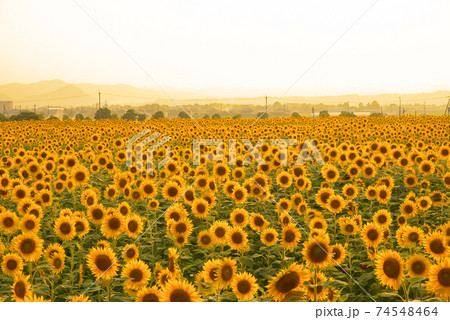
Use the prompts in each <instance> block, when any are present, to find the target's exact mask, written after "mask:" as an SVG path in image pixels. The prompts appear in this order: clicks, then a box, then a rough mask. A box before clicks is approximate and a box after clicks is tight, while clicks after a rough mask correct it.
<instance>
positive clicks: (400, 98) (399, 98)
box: [398, 97, 402, 117]
mask: <svg viewBox="0 0 450 320" xmlns="http://www.w3.org/2000/svg"><path fill="white" fill-rule="evenodd" d="M398 101H399V104H398V116H399V117H400V116H401V115H402V97H398Z"/></svg>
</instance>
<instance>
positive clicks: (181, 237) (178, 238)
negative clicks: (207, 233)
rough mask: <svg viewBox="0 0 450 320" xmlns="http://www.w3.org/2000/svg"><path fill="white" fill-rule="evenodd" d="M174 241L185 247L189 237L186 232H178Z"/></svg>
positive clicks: (178, 245) (177, 244)
mask: <svg viewBox="0 0 450 320" xmlns="http://www.w3.org/2000/svg"><path fill="white" fill-rule="evenodd" d="M173 240H174V242H175V244H176V246H177V247H183V246H184V245H186V244H187V242H188V237H187V236H186V235H185V234H178V235H175V236H174V239H173Z"/></svg>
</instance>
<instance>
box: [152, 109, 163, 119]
mask: <svg viewBox="0 0 450 320" xmlns="http://www.w3.org/2000/svg"><path fill="white" fill-rule="evenodd" d="M152 118H153V119H163V118H164V112H162V111H156V112H155V113H154V114H153V115H152Z"/></svg>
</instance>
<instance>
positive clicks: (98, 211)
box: [87, 204, 106, 224]
mask: <svg viewBox="0 0 450 320" xmlns="http://www.w3.org/2000/svg"><path fill="white" fill-rule="evenodd" d="M105 211H106V209H105V208H104V207H103V205H101V204H98V205H97V204H94V205H92V206H90V207H89V208H88V211H87V215H88V219H89V220H90V221H91V222H92V223H93V224H101V223H102V220H103V218H104V216H105Z"/></svg>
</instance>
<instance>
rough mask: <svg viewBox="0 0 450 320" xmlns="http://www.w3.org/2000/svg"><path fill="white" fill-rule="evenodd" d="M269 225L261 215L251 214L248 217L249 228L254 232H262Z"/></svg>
mask: <svg viewBox="0 0 450 320" xmlns="http://www.w3.org/2000/svg"><path fill="white" fill-rule="evenodd" d="M268 225H269V222H268V221H267V220H266V219H265V218H264V216H263V215H261V214H259V213H252V214H251V215H250V227H251V228H252V229H253V230H255V231H259V232H261V231H263V230H264V229H265V228H267V226H268Z"/></svg>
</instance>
